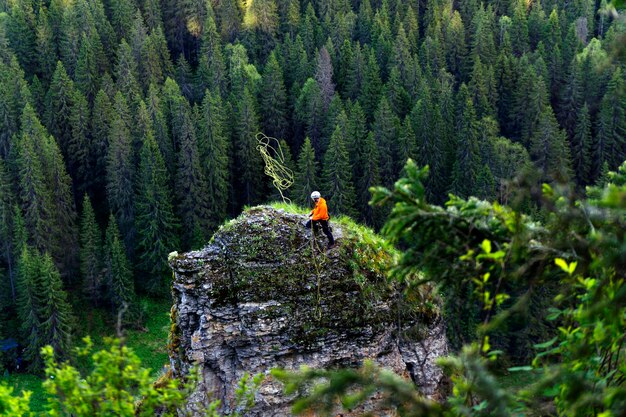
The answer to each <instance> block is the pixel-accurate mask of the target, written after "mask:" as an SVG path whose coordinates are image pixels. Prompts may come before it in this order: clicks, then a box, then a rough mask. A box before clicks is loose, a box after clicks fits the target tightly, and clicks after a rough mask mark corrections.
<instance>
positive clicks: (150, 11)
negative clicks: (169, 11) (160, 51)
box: [142, 0, 206, 30]
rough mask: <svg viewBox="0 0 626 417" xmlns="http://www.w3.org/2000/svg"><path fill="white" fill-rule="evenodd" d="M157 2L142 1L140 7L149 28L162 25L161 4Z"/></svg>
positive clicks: (151, 0)
mask: <svg viewBox="0 0 626 417" xmlns="http://www.w3.org/2000/svg"><path fill="white" fill-rule="evenodd" d="M159 3H160V2H159V1H158V0H145V1H144V4H143V9H142V10H143V13H144V20H145V21H146V25H147V26H148V29H150V30H154V29H156V28H158V27H159V26H163V20H162V18H161V5H160V4H159ZM205 27H206V26H205Z"/></svg>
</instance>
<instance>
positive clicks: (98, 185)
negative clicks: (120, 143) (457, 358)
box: [89, 90, 113, 211]
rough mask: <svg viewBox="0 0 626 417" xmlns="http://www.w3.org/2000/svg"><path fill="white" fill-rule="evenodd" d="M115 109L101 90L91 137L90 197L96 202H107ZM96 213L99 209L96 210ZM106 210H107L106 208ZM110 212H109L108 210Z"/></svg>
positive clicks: (92, 122)
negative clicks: (110, 138) (108, 159)
mask: <svg viewBox="0 0 626 417" xmlns="http://www.w3.org/2000/svg"><path fill="white" fill-rule="evenodd" d="M112 114H113V108H112V105H111V100H110V99H109V96H107V94H106V93H105V92H104V90H99V91H98V93H97V94H96V98H95V99H94V104H93V111H92V116H91V120H90V122H91V127H90V129H91V131H90V134H89V136H90V137H91V142H90V143H89V166H90V167H91V178H92V183H91V189H90V195H93V196H94V200H97V201H103V200H106V194H105V187H106V166H107V154H108V148H109V129H110V128H111V122H112ZM95 210H96V211H98V210H99V208H97V207H96V208H95ZM105 210H106V208H105ZM106 211H108V210H106Z"/></svg>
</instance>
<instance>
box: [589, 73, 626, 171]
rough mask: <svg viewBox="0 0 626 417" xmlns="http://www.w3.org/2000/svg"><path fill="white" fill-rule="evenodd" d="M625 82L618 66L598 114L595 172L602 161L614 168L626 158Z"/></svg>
mask: <svg viewBox="0 0 626 417" xmlns="http://www.w3.org/2000/svg"><path fill="white" fill-rule="evenodd" d="M625 86H626V83H625V82H624V78H623V77H622V71H621V69H620V68H619V67H618V68H617V69H616V70H615V71H614V73H613V77H612V78H611V81H610V82H609V85H608V86H607V90H606V94H605V95H604V98H603V99H602V103H601V104H600V112H599V114H598V130H597V132H598V133H597V139H596V142H597V145H596V147H595V149H594V162H595V164H596V165H595V172H594V173H595V174H596V175H598V168H599V167H600V166H601V164H602V162H604V161H607V162H608V163H609V168H610V169H616V168H617V167H618V166H619V165H620V164H621V163H622V162H624V160H625V159H626V139H625V138H626V92H625V88H626V87H625Z"/></svg>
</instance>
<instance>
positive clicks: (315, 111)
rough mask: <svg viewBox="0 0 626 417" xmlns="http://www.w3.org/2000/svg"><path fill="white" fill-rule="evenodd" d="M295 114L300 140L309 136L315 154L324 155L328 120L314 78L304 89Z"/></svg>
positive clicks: (296, 105)
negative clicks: (325, 131) (324, 136)
mask: <svg viewBox="0 0 626 417" xmlns="http://www.w3.org/2000/svg"><path fill="white" fill-rule="evenodd" d="M294 112H295V119H296V121H297V122H298V125H299V126H298V129H297V133H300V135H301V136H300V138H302V136H308V137H309V139H311V144H312V145H313V149H315V152H316V153H317V154H321V153H323V151H324V149H325V145H326V144H325V143H324V142H325V141H324V138H323V136H322V135H323V132H324V130H325V129H324V127H325V123H326V122H327V120H326V113H325V112H324V104H323V98H322V92H321V90H320V88H319V85H318V84H317V83H316V82H315V80H314V79H313V78H309V79H308V80H307V81H306V83H305V84H304V86H303V87H302V91H301V92H300V96H299V97H298V101H297V102H296V104H295V109H294Z"/></svg>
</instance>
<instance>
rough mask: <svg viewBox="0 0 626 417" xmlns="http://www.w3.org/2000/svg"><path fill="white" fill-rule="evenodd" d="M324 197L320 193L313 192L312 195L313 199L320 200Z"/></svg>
mask: <svg viewBox="0 0 626 417" xmlns="http://www.w3.org/2000/svg"><path fill="white" fill-rule="evenodd" d="M321 196H322V195H321V194H320V192H319V191H313V192H312V193H311V198H320V197H321Z"/></svg>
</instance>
